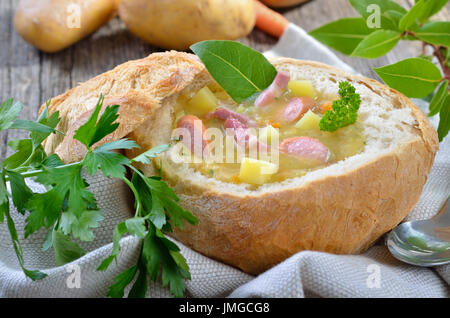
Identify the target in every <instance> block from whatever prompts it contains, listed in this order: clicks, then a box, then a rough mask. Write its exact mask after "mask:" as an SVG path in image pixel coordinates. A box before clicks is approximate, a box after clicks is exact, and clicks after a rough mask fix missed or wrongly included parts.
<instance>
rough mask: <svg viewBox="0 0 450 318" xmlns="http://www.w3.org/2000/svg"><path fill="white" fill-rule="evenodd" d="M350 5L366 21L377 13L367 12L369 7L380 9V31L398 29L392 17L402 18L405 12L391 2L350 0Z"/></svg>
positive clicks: (389, 0) (383, 0) (385, 0)
mask: <svg viewBox="0 0 450 318" xmlns="http://www.w3.org/2000/svg"><path fill="white" fill-rule="evenodd" d="M350 4H351V5H352V6H353V7H354V8H355V10H356V11H358V13H359V14H360V15H361V16H362V17H363V18H364V19H366V20H367V19H368V18H369V17H370V16H371V15H373V14H375V13H377V12H373V11H371V12H369V11H368V10H369V7H370V5H377V6H378V7H379V8H380V28H382V29H392V30H396V29H397V28H398V23H395V22H394V23H393V20H392V16H394V15H395V16H397V17H398V15H400V16H403V15H404V14H406V12H407V11H406V9H405V8H403V7H402V6H401V5H399V4H397V3H396V2H394V1H391V0H376V1H374V0H350ZM387 12H389V14H386V13H387ZM393 12H396V13H393Z"/></svg>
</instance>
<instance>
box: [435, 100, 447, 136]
mask: <svg viewBox="0 0 450 318" xmlns="http://www.w3.org/2000/svg"><path fill="white" fill-rule="evenodd" d="M449 129H450V95H447V98H446V99H445V101H444V104H443V105H442V107H441V111H440V113H439V127H438V130H437V131H438V136H439V141H442V140H444V138H445V137H446V136H447V135H448V131H449Z"/></svg>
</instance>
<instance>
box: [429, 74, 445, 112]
mask: <svg viewBox="0 0 450 318" xmlns="http://www.w3.org/2000/svg"><path fill="white" fill-rule="evenodd" d="M447 96H448V80H445V81H443V82H442V84H441V86H439V89H438V90H437V92H436V94H434V96H433V99H432V100H431V102H430V113H429V114H428V116H430V117H431V116H434V115H436V114H437V113H439V111H440V110H441V109H442V107H443V105H444V101H445V100H446V98H447Z"/></svg>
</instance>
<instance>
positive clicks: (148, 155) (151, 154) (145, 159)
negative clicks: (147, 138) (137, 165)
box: [131, 144, 171, 164]
mask: <svg viewBox="0 0 450 318" xmlns="http://www.w3.org/2000/svg"><path fill="white" fill-rule="evenodd" d="M170 147H171V145H170V144H167V145H159V146H156V147H154V148H152V149H150V150H147V151H146V152H144V153H141V154H140V155H139V156H137V157H136V158H134V159H132V160H131V162H141V163H143V164H150V159H153V158H155V157H156V156H157V155H159V154H160V153H163V152H165V151H167V150H169V149H170Z"/></svg>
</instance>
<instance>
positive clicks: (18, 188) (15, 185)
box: [0, 170, 33, 215]
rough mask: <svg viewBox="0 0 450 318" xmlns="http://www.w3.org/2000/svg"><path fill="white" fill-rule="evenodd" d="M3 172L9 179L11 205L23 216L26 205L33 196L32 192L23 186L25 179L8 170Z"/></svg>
mask: <svg viewBox="0 0 450 318" xmlns="http://www.w3.org/2000/svg"><path fill="white" fill-rule="evenodd" d="M5 172H6V175H7V176H8V177H9V183H10V186H11V194H12V200H13V203H14V205H15V206H16V208H17V211H19V212H20V213H21V214H22V215H23V214H24V213H25V210H26V209H25V207H26V204H27V202H28V200H29V199H30V198H31V197H32V195H33V191H31V190H30V188H29V187H28V186H27V185H26V184H25V179H24V178H23V176H22V175H21V174H20V173H17V172H14V171H8V170H6V171H5ZM0 203H1V202H0Z"/></svg>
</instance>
